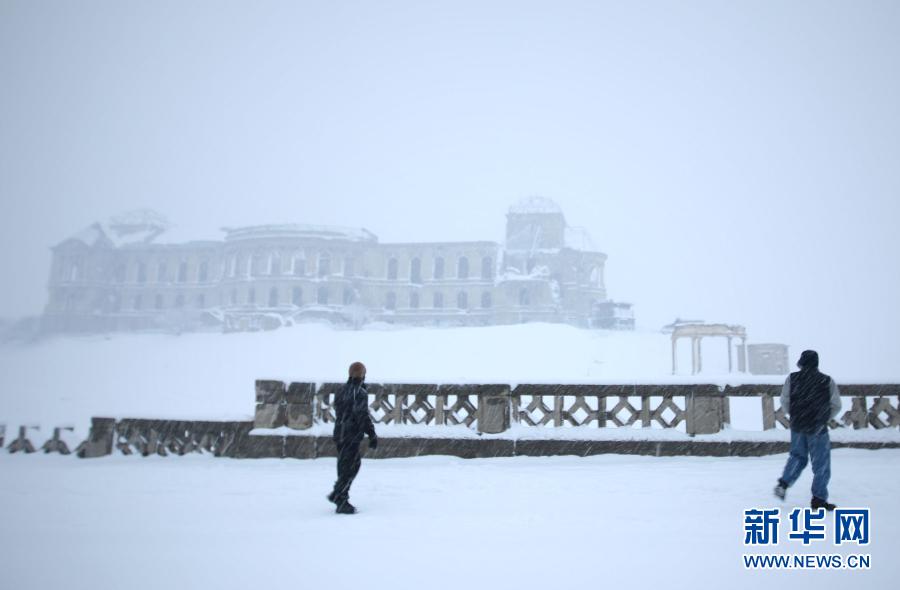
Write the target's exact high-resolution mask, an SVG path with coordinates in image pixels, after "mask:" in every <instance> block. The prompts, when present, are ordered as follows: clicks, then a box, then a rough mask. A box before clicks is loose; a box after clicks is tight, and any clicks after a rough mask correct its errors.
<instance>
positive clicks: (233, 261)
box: [228, 254, 237, 277]
mask: <svg viewBox="0 0 900 590" xmlns="http://www.w3.org/2000/svg"><path fill="white" fill-rule="evenodd" d="M228 276H230V277H234V276H237V254H232V255H231V258H230V259H229V260H228Z"/></svg>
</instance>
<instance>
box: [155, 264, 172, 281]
mask: <svg viewBox="0 0 900 590" xmlns="http://www.w3.org/2000/svg"><path fill="white" fill-rule="evenodd" d="M168 270H169V269H167V268H166V263H165V262H160V263H159V266H157V267H156V282H157V283H165V282H166V281H168V280H169V277H168V276H167V271H168Z"/></svg>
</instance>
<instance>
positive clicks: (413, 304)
mask: <svg viewBox="0 0 900 590" xmlns="http://www.w3.org/2000/svg"><path fill="white" fill-rule="evenodd" d="M409 307H410V308H411V309H419V294H418V293H417V292H416V291H413V292H412V293H410V294H409Z"/></svg>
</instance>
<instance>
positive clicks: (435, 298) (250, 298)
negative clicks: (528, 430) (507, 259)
mask: <svg viewBox="0 0 900 590" xmlns="http://www.w3.org/2000/svg"><path fill="white" fill-rule="evenodd" d="M238 295H239V293H238V289H232V290H231V291H230V292H229V295H228V303H229V304H230V305H238V304H239V297H238ZM530 299H531V298H530V296H529V292H528V290H527V289H521V290H520V291H519V305H530ZM408 301H409V309H419V308H420V307H421V305H422V300H421V297H420V294H419V293H418V292H416V291H412V292H411V293H410V294H409V300H408ZM340 302H341V304H342V305H352V304H354V303H355V302H356V292H355V291H354V290H353V289H350V288H346V289H344V290H343V293H342V297H341V301H340ZM150 303H152V309H157V310H159V309H164V308H165V305H164V303H165V302H164V298H163V295H162V294H161V293H157V294H156V295H155V297H154V299H153V300H152V302H150V301H145V300H144V297H143V295H142V294H140V293H139V294H137V295H135V296H134V299H133V308H134V309H135V310H142V309H145V305H147V304H150ZM192 303H193V305H194V307H196V308H198V309H202V308H204V307H206V304H207V301H206V296H205V295H204V294H203V293H200V294H198V295H196V296H195V297H194V298H193V301H192ZM240 303H242V304H246V305H256V304H257V303H260V304H261V303H263V301H258V300H257V290H256V288H255V287H250V288H249V289H246V291H245V297H244V300H243V301H240ZM265 303H266V305H267V306H268V307H279V306H281V305H287V304H290V305H295V306H301V305H303V304H304V299H303V289H302V288H301V287H294V288H292V289H291V294H290V301H284V300H282V298H281V293H280V291H279V289H278V288H277V287H272V288H271V289H269V291H268V293H267V294H266V300H265ZM315 303H317V304H319V305H329V304H330V303H332V301H331V300H330V292H329V289H328V287H326V286H321V287H319V288H318V289H317V290H316V292H315ZM335 303H336V302H335ZM187 305H188V301H187V299H186V297H185V295H184V294H183V293H177V294H176V295H175V298H174V300H173V302H172V307H173V308H175V309H182V308H185V307H186V306H187ZM492 306H493V296H492V294H491V292H490V291H485V292H483V293H482V294H481V308H482V309H490V308H491V307H492ZM116 307H118V306H117V305H116ZM431 307H432V308H433V309H444V307H445V301H444V293H441V292H437V293H434V294H433V295H432V299H431ZM384 308H385V309H387V310H395V309H397V293H395V292H393V291H390V292H388V293H387V294H386V295H385V298H384ZM456 308H457V309H469V294H468V293H467V292H465V291H459V292H458V293H457V294H456Z"/></svg>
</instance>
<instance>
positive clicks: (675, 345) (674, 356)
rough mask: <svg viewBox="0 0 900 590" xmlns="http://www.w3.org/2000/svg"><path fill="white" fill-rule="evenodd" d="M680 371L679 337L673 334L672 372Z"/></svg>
mask: <svg viewBox="0 0 900 590" xmlns="http://www.w3.org/2000/svg"><path fill="white" fill-rule="evenodd" d="M677 372H678V339H677V338H675V335H674V334H672V374H673V375H675V374H676V373H677Z"/></svg>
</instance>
